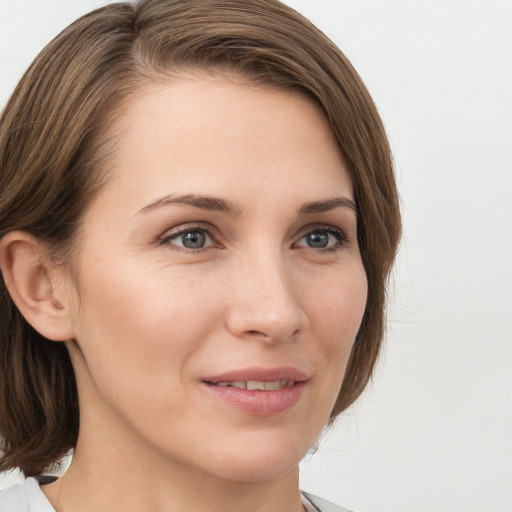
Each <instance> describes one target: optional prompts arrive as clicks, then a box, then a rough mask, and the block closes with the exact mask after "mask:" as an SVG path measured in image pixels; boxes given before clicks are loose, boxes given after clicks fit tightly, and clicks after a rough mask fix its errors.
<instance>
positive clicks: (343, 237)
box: [293, 224, 350, 252]
mask: <svg viewBox="0 0 512 512" xmlns="http://www.w3.org/2000/svg"><path fill="white" fill-rule="evenodd" d="M315 231H327V232H329V233H331V234H333V236H334V237H335V238H336V240H337V241H338V243H337V244H334V245H333V246H331V247H324V248H319V249H316V248H314V247H309V249H312V250H314V251H317V252H322V251H324V252H328V251H335V250H337V249H341V248H342V247H344V246H346V245H347V244H348V243H349V242H350V238H349V236H348V235H347V233H346V232H345V230H343V229H341V228H339V227H336V226H333V225H332V224H313V225H310V226H306V227H304V228H303V229H302V230H301V231H300V232H299V235H298V237H297V240H296V242H294V243H293V245H295V244H297V243H298V242H299V241H300V240H302V239H303V238H304V237H305V236H306V235H308V234H310V233H313V232H315ZM336 235H337V236H336ZM299 247H306V248H308V247H307V246H299Z"/></svg>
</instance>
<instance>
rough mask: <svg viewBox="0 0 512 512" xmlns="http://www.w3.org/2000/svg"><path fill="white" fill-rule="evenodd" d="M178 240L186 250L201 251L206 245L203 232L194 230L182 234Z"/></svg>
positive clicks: (205, 236) (205, 237)
mask: <svg viewBox="0 0 512 512" xmlns="http://www.w3.org/2000/svg"><path fill="white" fill-rule="evenodd" d="M180 238H181V244H182V245H183V247H186V248H187V249H202V248H203V247H204V246H205V245H206V240H207V235H206V233H205V232H204V231H200V230H198V229H196V230H194V231H186V232H184V233H182V234H181V235H180V236H179V237H178V239H180Z"/></svg>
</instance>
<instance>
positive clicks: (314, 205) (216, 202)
mask: <svg viewBox="0 0 512 512" xmlns="http://www.w3.org/2000/svg"><path fill="white" fill-rule="evenodd" d="M169 204H184V205H187V206H193V207H194V208H200V209H202V210H209V211H218V212H222V213H227V214H228V215H231V216H233V217H239V216H240V215H241V214H242V208H241V207H240V205H239V204H238V203H233V202H232V201H230V200H229V199H222V198H220V197H211V196H199V195H196V194H185V195H182V196H172V195H168V196H165V197H161V198H160V199H157V200H156V201H154V202H152V203H151V204H148V205H147V206H144V208H142V209H141V210H140V211H139V213H148V212H150V211H152V210H154V209H156V208H159V207H161V206H166V205H169ZM339 207H345V208H349V209H350V210H353V211H354V212H356V213H357V205H356V203H355V202H354V201H352V199H349V198H348V197H333V198H329V199H324V200H321V201H311V202H308V203H305V204H303V205H302V206H301V207H300V208H299V210H298V213H299V215H300V216H305V215H312V214H315V213H322V212H326V211H329V210H333V209H335V208H339Z"/></svg>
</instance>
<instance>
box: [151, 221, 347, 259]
mask: <svg viewBox="0 0 512 512" xmlns="http://www.w3.org/2000/svg"><path fill="white" fill-rule="evenodd" d="M192 232H202V233H205V234H206V235H207V236H208V237H209V238H210V239H211V240H212V241H213V242H215V238H216V237H215V236H214V234H213V233H212V231H211V230H210V229H209V228H207V227H205V226H202V225H199V224H196V225H193V226H186V227H183V228H181V229H180V230H178V231H175V232H172V233H170V234H166V235H165V236H164V237H163V238H161V239H160V241H159V243H160V245H174V244H171V242H172V241H173V240H176V239H178V238H179V237H180V236H182V235H184V234H186V233H192ZM315 232H321V233H327V234H329V235H332V236H333V237H334V238H335V239H336V241H337V243H336V244H333V245H332V246H330V247H325V248H314V247H309V249H313V250H315V252H320V253H321V252H336V251H339V250H341V249H342V248H344V247H345V246H346V244H347V243H348V242H349V238H348V236H347V235H346V233H345V232H343V231H342V230H341V229H338V228H335V227H333V226H328V225H320V224H319V225H314V226H308V227H307V231H304V232H303V234H302V235H301V236H300V237H299V239H298V240H297V241H296V242H294V243H293V244H292V247H293V246H296V244H297V243H298V242H300V241H301V240H303V239H304V238H305V237H307V236H308V235H311V234H312V233H315ZM299 247H302V246H299ZM210 248H211V247H201V248H198V249H190V248H187V247H181V246H176V245H174V250H177V251H180V252H186V253H201V252H203V251H205V250H207V249H210ZM306 248H308V247H306Z"/></svg>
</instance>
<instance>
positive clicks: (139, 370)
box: [43, 75, 367, 512]
mask: <svg viewBox="0 0 512 512" xmlns="http://www.w3.org/2000/svg"><path fill="white" fill-rule="evenodd" d="M118 128H119V133H122V136H121V139H120V141H119V146H118V151H117V157H116V159H115V161H114V162H113V172H112V178H111V179H110V180H109V181H108V183H107V184H106V185H105V186H104V188H103V189H102V190H101V191H100V193H99V194H98V195H97V196H96V197H95V199H94V200H93V202H92V203H91V204H90V205H89V207H88V209H87V211H86V213H85V215H84V218H83V225H82V232H81V237H80V239H79V243H78V248H77V251H76V252H75V256H74V260H73V262H72V268H73V272H71V273H70V272H65V271H64V270H62V269H58V268H54V269H52V271H51V272H50V273H49V275H50V278H49V279H50V281H51V284H52V294H53V300H55V301H57V303H58V304H59V305H60V307H61V308H62V309H63V310H64V311H65V312H66V314H67V315H68V322H69V326H70V329H71V332H72V336H70V339H69V340H68V341H66V344H67V347H68V349H69V352H70V354H71V358H72V362H73V365H74V368H75V372H76V376H77V382H78V388H79V395H80V404H81V426H80V436H79V441H78V445H77V449H76V453H75V457H74V459H73V462H72V464H71V467H70V469H69V470H68V472H67V473H66V474H65V476H64V477H63V478H62V479H61V480H59V481H58V482H56V483H54V484H51V485H49V486H45V487H44V488H43V489H44V492H45V493H46V495H47V497H48V498H49V500H50V501H51V503H52V504H53V505H54V506H55V508H56V509H57V510H58V511H60V510H62V511H73V512H81V511H82V510H84V511H85V510H124V511H127V512H130V511H132V510H133V511H135V510H137V511H139V512H140V511H150V510H151V511H153V512H154V511H164V510H165V511H167V512H169V511H171V512H172V511H183V510H192V511H209V512H211V511H216V510H219V511H220V510H222V511H224V512H225V511H229V510H236V511H237V512H241V511H242V512H243V511H252V512H254V511H260V512H263V511H269V512H270V511H275V510H280V511H290V512H291V511H295V512H296V511H299V510H302V505H301V503H300V496H299V493H298V469H297V468H298V463H299V461H300V460H301V458H302V457H303V456H304V455H305V454H306V452H307V450H308V449H309V448H310V446H311V445H312V444H313V443H314V441H315V439H316V438H317V436H318V435H319V434H320V432H321V430H322V428H323V427H324V425H325V423H326V421H327V420H328V417H329V414H330V411H331V409H332V406H333V404H334V401H335V399H336V396H337V394H338V390H339V388H340V385H341V382H342V379H343V375H344V371H345V367H346V363H347V359H348V356H349V353H350V349H351V346H352V343H353V340H354V338H355V336H356V333H357V330H358V327H359V325H360V322H361V319H362V315H363V312H364V308H365V304H366V295H367V282H366V276H365V272H364V269H363V265H362V262H361V257H360V253H359V248H358V245H357V222H356V212H355V211H354V209H352V208H351V207H350V206H349V203H347V201H346V200H353V199H354V197H353V189H352V184H351V180H350V177H349V174H348V172H347V169H346V166H345V163H344V161H343V158H342V155H341V154H340V151H339V150H338V147H337V145H336V142H335V140H334V138H333V135H332V133H331V131H330V129H329V126H328V124H327V121H326V119H325V118H324V116H323V114H322V113H321V112H320V110H319V109H318V108H317V107H316V106H315V105H313V103H312V102H310V100H308V99H307V98H305V97H304V96H302V95H301V94H299V93H297V92H291V91H282V90H276V89H275V88H265V87H262V86H255V85H251V84H247V83H244V82H243V81H242V80H240V79H233V78H232V77H231V78H227V77H211V76H201V75H195V76H182V77H179V78H177V79H175V80H173V81H170V82H169V83H165V84H147V85H146V86H144V87H143V88H142V89H141V90H140V91H139V92H138V93H137V94H136V95H135V96H133V97H132V98H131V99H130V100H129V101H128V103H127V105H126V111H125V113H124V116H123V118H122V121H121V126H119V127H118ZM190 195H194V197H197V196H208V197H214V198H220V199H222V200H224V201H226V202H229V205H231V206H233V210H234V211H231V212H227V211H224V210H222V209H220V210H219V209H215V208H214V209H211V208H204V207H202V206H205V205H204V204H202V205H201V204H199V205H198V204H196V205H192V204H185V203H183V202H181V203H180V202H179V203H175V202H171V201H169V200H162V198H165V197H166V196H170V197H172V198H176V197H177V196H186V197H187V198H190ZM332 198H342V199H343V200H345V203H344V202H343V201H338V203H339V204H338V203H337V205H336V206H333V205H332V204H331V206H330V207H329V205H327V206H324V209H325V211H316V212H315V211H309V212H303V213H302V214H300V213H299V212H300V210H301V208H302V207H303V206H304V205H305V204H307V203H311V202H325V201H326V200H330V199H332ZM186 202H188V203H190V201H189V200H188V199H187V201H186ZM149 205H152V206H149ZM317 209H318V208H317ZM310 210H311V208H310ZM205 228H206V229H208V230H209V231H210V235H206V234H205V232H204V231H202V230H203V229H205ZM183 229H188V230H189V236H192V237H193V236H197V233H198V232H199V233H200V236H204V237H205V245H204V247H202V248H199V249H196V248H187V247H184V246H183V245H184V243H186V240H185V239H184V238H183V234H182V235H178V234H177V233H178V232H180V231H182V230H183ZM190 231H192V232H194V231H195V233H192V234H190ZM339 232H342V235H338V233H339ZM337 237H338V238H337ZM319 239H320V240H321V241H322V240H323V241H327V247H325V248H321V247H318V246H313V247H312V246H311V243H312V242H311V241H312V240H313V241H317V242H318V240H319ZM184 240H185V242H184ZM254 366H258V367H264V368H277V367H282V366H286V367H295V368H298V369H300V370H301V371H302V372H304V373H305V374H306V375H307V381H306V384H305V385H304V389H303V392H302V394H301V396H300V399H299V400H298V402H297V403H296V404H294V405H293V406H292V407H289V408H287V409H286V410H284V411H282V412H280V413H277V414H271V415H266V416H258V415H254V414H250V413H247V412H246V411H243V410H240V409H238V408H237V407H234V406H233V405H231V404H229V403H225V402H222V401H219V400H218V399H217V398H216V397H214V396H213V395H212V394H211V393H209V392H208V391H207V390H205V386H204V385H203V383H202V379H204V378H205V377H206V376H210V375H217V374H220V373H222V372H226V371H232V370H235V369H241V368H247V367H254ZM91 489H94V492H90V490H91Z"/></svg>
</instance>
